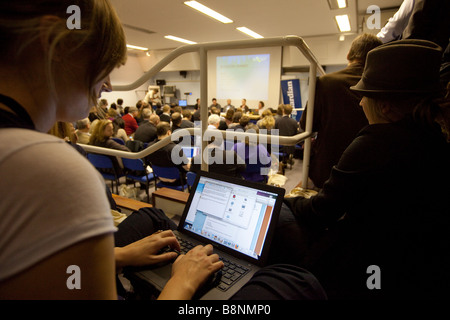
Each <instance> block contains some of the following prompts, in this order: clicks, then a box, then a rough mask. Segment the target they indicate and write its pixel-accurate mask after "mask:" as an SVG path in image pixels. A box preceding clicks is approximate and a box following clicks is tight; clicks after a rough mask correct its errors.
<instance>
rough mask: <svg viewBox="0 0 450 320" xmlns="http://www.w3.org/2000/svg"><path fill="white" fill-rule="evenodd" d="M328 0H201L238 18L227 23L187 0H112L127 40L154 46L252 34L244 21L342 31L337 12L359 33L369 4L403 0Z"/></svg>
mask: <svg viewBox="0 0 450 320" xmlns="http://www.w3.org/2000/svg"><path fill="white" fill-rule="evenodd" d="M327 1H328V0H199V2H201V3H202V4H204V5H206V6H208V7H210V8H211V9H213V10H215V11H218V12H219V13H221V14H223V15H225V16H226V17H228V18H230V19H231V20H233V21H234V22H233V23H231V24H223V23H221V22H218V21H216V20H214V19H212V18H210V17H208V16H206V15H204V14H202V13H199V12H198V11H196V10H193V9H191V8H190V7H188V6H186V5H184V3H183V2H184V0H111V2H112V3H113V5H114V7H115V8H116V10H117V12H118V14H119V17H120V19H121V21H122V23H123V24H124V30H125V33H126V36H127V43H128V44H132V45H137V46H142V47H146V48H149V49H150V50H158V49H170V48H176V47H179V46H180V45H182V43H179V42H175V41H173V40H168V39H165V38H164V36H165V35H174V36H177V37H181V38H185V39H188V40H191V41H195V42H198V43H200V42H211V41H222V40H241V39H249V36H247V35H245V34H243V33H241V32H239V31H237V30H236V28H237V27H242V26H245V27H247V28H250V29H252V30H253V31H255V32H257V33H259V34H261V35H262V36H264V37H266V38H267V37H276V36H285V35H297V36H301V37H305V38H307V37H312V36H314V37H316V36H321V35H332V34H338V33H339V30H338V28H337V24H336V22H335V20H334V16H335V15H338V14H348V15H349V16H350V23H351V27H352V31H351V32H352V33H357V32H358V23H357V21H360V19H358V17H357V16H358V15H359V17H361V15H362V14H364V13H365V11H366V9H367V7H368V6H370V5H378V6H379V7H380V8H381V9H386V8H395V7H399V6H400V4H401V3H402V0H347V2H348V8H346V9H338V10H330V7H329V5H328V2H327ZM357 12H358V13H357ZM357 19H358V20H357ZM359 23H360V22H359ZM382 23H384V21H383V22H382ZM136 28H139V29H142V30H136ZM149 32H152V33H149Z"/></svg>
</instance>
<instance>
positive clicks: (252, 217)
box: [183, 176, 279, 260]
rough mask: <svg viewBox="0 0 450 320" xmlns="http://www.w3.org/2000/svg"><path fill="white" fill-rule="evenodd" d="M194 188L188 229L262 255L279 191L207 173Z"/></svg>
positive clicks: (251, 253) (188, 217) (257, 257)
mask: <svg viewBox="0 0 450 320" xmlns="http://www.w3.org/2000/svg"><path fill="white" fill-rule="evenodd" d="M194 187H195V184H194ZM191 192H193V193H194V194H193V195H192V194H191V197H192V202H191V205H190V207H189V208H188V212H187V215H186V218H185V220H184V224H183V228H184V229H185V230H188V231H190V232H192V233H194V234H196V235H199V236H201V237H203V238H205V239H206V240H208V242H216V243H218V244H221V245H222V246H225V247H226V248H229V249H232V250H234V251H237V252H239V253H241V254H244V255H246V256H248V257H251V258H253V259H256V260H259V259H260V256H261V254H262V252H263V248H264V245H265V240H266V237H267V234H268V230H269V224H270V222H271V220H272V218H273V212H274V208H275V203H276V200H277V198H278V197H279V194H277V193H272V192H269V191H265V190H264V188H261V189H258V188H255V187H249V186H243V185H240V184H235V183H232V182H227V181H223V180H219V179H215V178H211V177H204V176H200V178H199V180H198V184H197V185H196V188H195V190H193V191H191Z"/></svg>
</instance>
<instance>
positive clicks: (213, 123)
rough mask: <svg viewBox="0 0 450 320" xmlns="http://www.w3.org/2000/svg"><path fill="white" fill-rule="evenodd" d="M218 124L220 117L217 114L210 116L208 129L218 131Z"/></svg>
mask: <svg viewBox="0 0 450 320" xmlns="http://www.w3.org/2000/svg"><path fill="white" fill-rule="evenodd" d="M219 124H220V117H219V116H218V115H217V114H212V115H210V116H209V117H208V129H218V128H219Z"/></svg>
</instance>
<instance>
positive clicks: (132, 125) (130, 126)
mask: <svg viewBox="0 0 450 320" xmlns="http://www.w3.org/2000/svg"><path fill="white" fill-rule="evenodd" d="M138 113H139V110H138V109H137V108H136V107H131V108H130V109H129V110H128V113H127V114H125V115H124V116H123V117H122V119H123V121H125V132H126V133H127V136H131V135H132V134H133V133H134V132H135V131H136V130H137V128H138V127H139V126H138V123H137V121H136V117H137V115H138Z"/></svg>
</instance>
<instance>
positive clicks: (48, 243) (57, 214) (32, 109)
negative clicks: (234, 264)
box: [0, 0, 223, 299]
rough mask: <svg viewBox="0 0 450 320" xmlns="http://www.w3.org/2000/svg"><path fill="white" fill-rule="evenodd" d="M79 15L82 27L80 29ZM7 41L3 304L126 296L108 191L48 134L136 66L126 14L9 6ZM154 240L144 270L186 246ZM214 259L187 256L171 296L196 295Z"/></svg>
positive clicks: (86, 7) (31, 1)
mask: <svg viewBox="0 0 450 320" xmlns="http://www.w3.org/2000/svg"><path fill="white" fill-rule="evenodd" d="M69 7H70V8H72V9H73V8H75V9H76V10H79V11H80V12H81V15H79V18H80V21H79V22H80V27H81V28H80V29H76V28H75V29H71V28H69V27H68V23H67V22H68V20H67V19H68V18H69V17H70V16H69V15H68V14H67V11H68V9H69ZM0 42H1V43H2V45H1V46H0V75H1V78H2V81H1V83H0V128H1V129H0V138H1V139H0V175H1V177H2V179H0V192H1V194H4V195H7V196H5V197H3V199H2V201H1V202H0V220H1V221H2V224H1V225H0V234H1V237H0V265H1V266H2V267H1V268H0V299H117V292H116V287H115V273H116V267H121V261H122V260H121V259H117V260H116V261H115V256H114V241H113V240H114V239H113V233H114V232H115V231H116V228H115V227H114V224H113V220H112V219H111V213H110V205H109V202H108V199H107V197H106V195H105V183H104V181H103V179H102V177H101V176H100V175H99V174H98V172H97V171H96V170H95V169H94V167H93V166H92V165H91V164H90V163H89V162H88V160H87V159H85V158H83V157H82V156H81V155H80V154H79V153H78V152H77V151H76V150H75V149H74V148H72V147H70V146H68V145H67V143H65V142H64V141H63V140H62V139H59V138H57V137H54V136H51V135H49V134H47V132H48V131H49V129H50V128H51V127H52V126H53V124H54V123H55V122H56V121H63V122H73V121H76V120H78V119H82V118H85V117H86V116H87V115H88V113H89V110H90V107H91V106H92V105H96V104H97V99H98V98H99V97H100V95H101V93H102V92H103V91H110V90H111V84H110V80H109V74H110V73H111V72H112V70H113V69H114V68H116V67H119V66H121V65H123V64H124V63H125V61H126V50H127V49H126V42H125V35H124V32H123V29H122V26H121V23H120V21H119V18H118V16H117V14H116V12H115V10H114V9H113V7H112V5H111V3H110V2H109V1H108V0H22V1H1V2H0ZM11 181H13V182H14V183H11ZM24 186H27V190H26V192H24V190H23V188H24ZM142 240H143V241H141V242H139V245H140V246H141V247H144V248H145V249H146V252H147V254H146V256H145V259H143V260H142V261H140V262H139V263H140V264H141V265H142V264H150V263H155V262H162V261H167V260H171V259H174V258H175V254H174V253H166V254H158V252H159V251H160V249H162V248H165V247H167V246H171V247H173V248H175V249H178V250H179V249H180V247H179V244H178V242H177V240H176V238H175V236H174V234H173V233H172V232H171V231H170V230H168V231H165V232H161V233H158V234H154V235H152V236H151V237H149V238H144V239H142ZM212 251H213V250H212V246H205V247H203V246H199V247H196V248H194V249H193V250H192V251H190V252H188V253H187V254H186V255H182V256H180V257H179V258H178V259H177V261H176V262H175V263H174V266H173V276H172V278H171V279H170V280H169V282H168V283H167V285H166V287H165V288H164V290H163V291H162V293H161V295H160V297H159V298H168V299H177V298H178V299H188V298H191V297H192V296H193V294H194V293H195V291H196V290H197V289H198V288H199V287H200V285H201V284H202V283H204V282H205V281H206V279H207V278H208V277H210V276H211V275H212V274H213V273H214V272H215V271H217V270H218V269H219V268H220V267H222V266H223V263H222V262H220V261H219V257H218V256H217V255H214V254H212ZM116 258H117V256H116ZM128 258H129V257H128ZM116 262H117V263H116ZM76 279H78V280H76Z"/></svg>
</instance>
